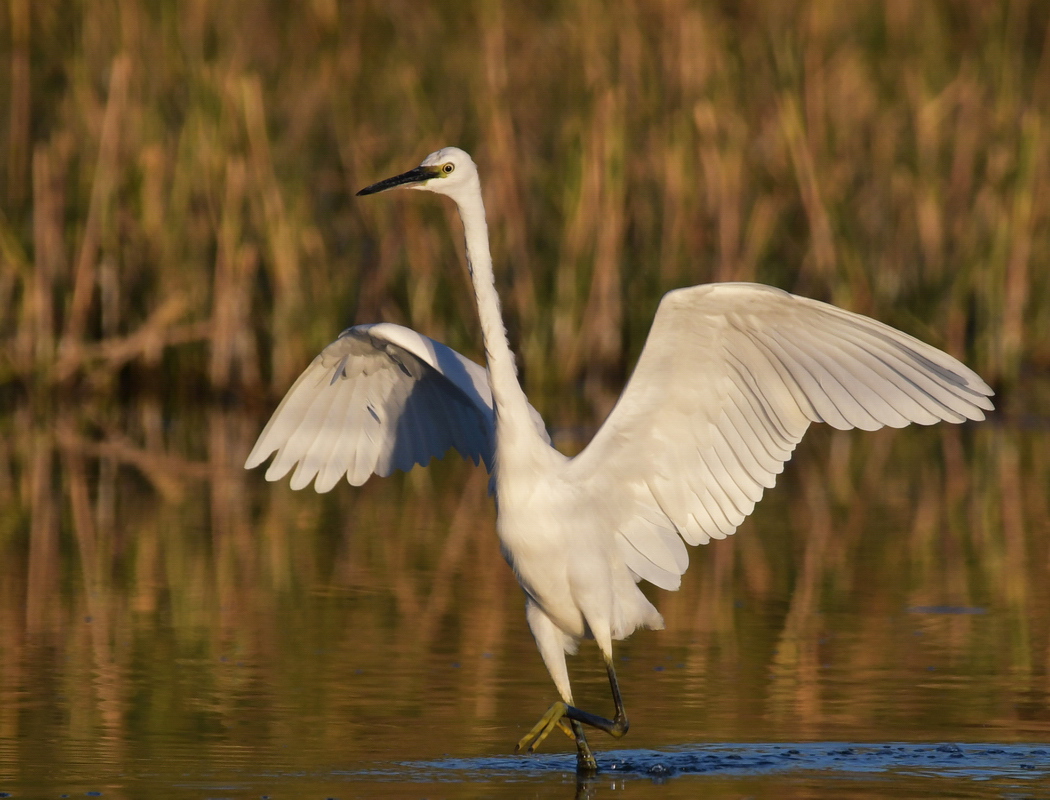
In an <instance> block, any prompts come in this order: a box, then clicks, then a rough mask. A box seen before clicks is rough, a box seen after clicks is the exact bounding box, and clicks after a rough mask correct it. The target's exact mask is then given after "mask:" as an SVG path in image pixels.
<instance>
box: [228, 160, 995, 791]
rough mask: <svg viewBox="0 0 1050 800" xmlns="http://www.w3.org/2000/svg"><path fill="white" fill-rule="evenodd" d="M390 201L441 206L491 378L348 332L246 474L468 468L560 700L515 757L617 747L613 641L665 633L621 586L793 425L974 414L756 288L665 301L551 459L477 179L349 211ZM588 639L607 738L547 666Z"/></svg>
mask: <svg viewBox="0 0 1050 800" xmlns="http://www.w3.org/2000/svg"><path fill="white" fill-rule="evenodd" d="M399 186H403V187H409V188H413V189H423V190H425V191H430V192H437V193H438V194H444V195H448V196H449V197H451V198H452V199H453V200H454V201H455V202H456V205H457V206H458V208H459V213H460V217H461V218H462V222H463V228H464V233H465V236H466V251H467V261H468V266H469V269H470V275H471V279H472V282H473V288H474V294H475V299H476V301H477V306H478V314H479V316H480V320H481V334H482V337H483V339H484V345H485V357H486V360H487V363H488V369H487V370H486V369H485V368H484V367H481V366H480V365H478V364H475V363H474V362H472V361H470V360H469V359H467V358H465V357H463V356H461V355H460V354H458V353H456V352H454V351H453V350H450V349H449V348H447V347H445V346H444V345H441V344H439V343H437V342H435V341H433V340H432V339H429V338H427V337H426V336H422V335H420V334H418V333H416V332H414V331H411V330H408V329H407V328H403V327H400V326H398V325H391V324H377V325H361V326H357V327H353V328H350V329H348V330H346V331H344V332H343V333H342V334H341V335H340V337H339V338H338V339H337V340H336V341H335V342H333V343H332V344H330V345H329V346H328V347H326V348H325V349H324V350H323V351H322V352H321V354H320V355H319V356H318V357H317V358H316V359H315V360H314V361H313V363H312V364H310V366H309V367H307V369H306V371H305V372H304V373H303V374H302V376H300V378H299V379H298V380H297V381H296V382H295V384H294V385H293V386H292V388H291V389H290V390H289V391H288V394H287V395H286V396H285V398H284V400H283V401H282V402H281V404H280V406H279V407H278V409H277V410H276V411H275V412H274V415H273V417H272V418H271V419H270V421H269V423H268V424H267V425H266V428H265V429H264V430H263V432H262V434H261V435H260V436H259V440H258V442H257V443H256V445H255V447H254V449H253V450H252V452H251V454H250V455H249V456H248V460H247V463H246V465H245V466H246V467H249V468H250V467H254V466H257V465H259V464H261V463H262V462H263V461H265V460H266V459H267V458H269V457H270V455H271V454H273V453H274V452H276V454H277V456H276V458H274V460H273V462H272V463H271V464H270V467H269V469H268V470H267V472H266V478H267V479H268V480H277V479H279V478H281V477H283V476H284V475H285V474H286V473H287V472H288V471H289V470H290V469H291V468H292V467H293V466H295V472H294V473H293V474H292V478H291V485H292V488H295V489H300V488H302V487H304V486H306V485H308V484H309V483H310V482H311V481H314V482H315V488H316V489H317V491H319V492H326V491H328V490H329V489H331V488H332V487H333V486H334V485H335V483H336V482H337V481H338V480H339V478H340V477H341V476H343V475H346V476H347V478H348V480H349V482H350V483H351V484H353V485H355V486H356V485H360V484H362V483H364V482H365V480H367V479H368V477H369V476H370V475H372V474H373V473H375V474H378V475H388V474H389V473H390V472H392V471H393V470H394V469H402V470H407V469H409V468H411V467H412V466H413V465H414V464H426V463H428V462H429V461H430V460H431V459H432V458H435V457H440V456H442V455H444V454H445V453H446V452H447V450H448V449H449V448H455V449H456V450H458V451H459V452H460V453H462V454H463V455H464V456H467V457H470V458H472V459H473V460H474V462H475V463H477V461H478V459H482V460H484V462H485V464H486V466H487V467H488V468H489V469H490V471H492V472H493V473H494V481H493V490H494V493H495V496H496V500H497V504H498V521H497V532H498V535H499V540H500V544H501V545H502V549H503V553H504V555H505V557H506V559H507V561H508V563H509V564H510V566H511V567H512V568H513V570H514V573H515V574H516V575H517V578H518V581H519V582H520V583H521V586H522V588H523V589H524V590H525V614H526V618H527V619H528V623H529V627H530V628H531V629H532V633H533V635H534V636H535V638H536V644H537V646H538V648H539V651H540V654H541V656H542V657H543V661H544V663H545V664H546V666H547V669H548V671H549V672H550V675H551V678H552V679H553V680H554V684H555V686H556V688H557V690H558V694H559V695H560V696H561V700H560V701H558V702H555V703H554V704H553V705H552V706H551V707H550V709H549V710H548V711H547V712H546V713H545V714H544V715H543V717H542V718H541V719H540V721H539V722H538V723H537V724H536V726H535V727H534V728H532V730H531V731H529V733H528V734H526V735H525V736H524V737H523V738H522V739H521V741H520V742H519V743H518V749H519V750H521V749H528V750H529V751H532V750H534V749H535V747H536V746H537V745H538V744H539V743H540V742H542V741H543V739H544V738H546V736H547V735H548V734H549V733H550V732H551V731H552V730H553V729H554V728H556V727H557V728H560V729H561V730H563V731H564V732H565V733H567V734H568V735H569V736H570V737H572V738H574V739H575V741H576V746H577V763H578V768H579V770H580V771H581V772H593V771H594V770H595V769H596V763H595V760H594V756H593V754H592V752H591V750H590V748H589V746H588V744H587V740H586V737H585V735H584V730H583V724H586V725H590V726H593V727H595V728H599V729H601V730H603V731H605V732H606V733H609V734H611V735H612V736H614V737H620V736H622V735H623V734H625V733H626V732H627V727H628V722H627V716H626V713H625V712H624V706H623V701H622V699H621V697H620V691H619V687H618V686H617V682H616V673H615V671H614V669H613V660H612V642H613V640H614V639H623V638H625V637H627V636H628V635H629V634H631V632H633V631H634V630H635V629H636V628H662V627H663V619H662V617H661V616H660V613H659V612H658V611H657V610H656V608H654V607H653V605H652V603H650V602H649V600H648V599H647V598H646V597H645V595H644V594H642V592H641V591H640V590H639V588H638V583H639V581H641V580H643V579H644V580H646V581H649V582H650V583H653V584H655V585H656V586H659V587H661V588H664V589H669V590H674V589H677V588H678V586H679V581H680V576H681V575H682V573H683V572H685V569H686V566H687V565H688V563H689V556H688V553H687V551H686V547H685V545H686V544H692V545H696V544H704V543H707V542H708V541H710V540H711V539H722V538H725V537H726V536H728V535H729V534H731V533H733V532H734V531H735V530H736V528H737V526H738V525H740V523H741V522H743V520H744V518H745V517H746V516H747V515H748V514H750V513H751V511H752V510H753V509H754V507H755V503H756V502H758V500H759V499H760V498H761V496H762V492H763V491H764V490H765V489H767V488H770V487H772V486H773V484H774V481H775V479H776V476H777V475H778V474H779V473H780V472H781V471H782V469H783V466H784V463H785V462H786V461H787V460H788V459H789V458H790V457H791V453H792V451H793V450H794V448H795V445H797V444H798V442H799V440H800V439H801V438H802V435H803V434H804V433H805V432H806V429H807V428H808V427H809V424H810V423H811V422H826V423H828V424H830V425H832V426H833V427H835V428H839V429H847V428H862V429H864V430H874V429H876V428H880V427H882V426H884V425H889V426H892V427H903V426H904V425H907V424H908V423H909V422H917V423H920V424H923V425H928V424H932V423H934V422H937V421H940V420H943V421H947V422H963V421H964V420H968V419H970V420H980V419H983V418H984V413H983V411H984V410H988V409H991V408H992V403H991V401H990V400H989V399H988V398H989V397H990V396H991V395H992V394H993V393H992V390H991V389H990V388H989V387H988V385H987V384H985V382H984V381H982V380H981V378H980V377H978V376H977V375H976V374H975V373H974V372H972V371H971V370H970V369H968V368H967V367H966V366H964V365H963V364H961V363H960V362H959V361H957V360H956V359H954V358H952V357H951V356H949V355H947V354H945V353H943V352H941V351H940V350H937V349H935V348H933V347H930V346H929V345H927V344H924V343H922V342H920V341H918V340H917V339H914V338H912V337H911V336H909V335H907V334H905V333H902V332H900V331H898V330H896V329H894V328H891V327H889V326H887V325H883V324H882V323H879V322H876V321H874V320H872V319H869V318H867V317H864V316H861V315H859V314H854V313H851V312H849V311H843V310H842V309H840V308H836V307H835V306H831V305H827V304H825V303H820V302H817V301H815V300H809V299H806V298H803V297H798V296H795V295H792V294H789V293H787V292H785V291H781V290H779V289H775V288H772V287H769V286H763V285H760V284H752V283H722V284H711V285H703V286H693V287H689V288H685V289H677V290H675V291H671V292H669V293H668V294H666V295H665V296H664V298H663V300H662V301H661V303H660V307H659V309H658V311H657V313H656V318H655V320H654V322H653V327H652V330H651V331H650V333H649V338H648V340H647V341H646V343H645V348H644V350H643V351H642V354H641V357H640V358H639V360H638V364H637V366H636V367H635V370H634V374H633V375H632V376H631V379H630V381H629V382H628V384H627V387H626V388H625V389H624V392H623V395H622V396H621V397H620V399H619V402H618V403H617V404H616V406H615V408H614V409H613V411H612V413H611V414H610V415H609V418H608V419H607V420H606V421H605V423H604V424H603V425H602V427H601V429H600V430H599V431H598V432H597V434H596V435H595V437H594V439H593V440H592V441H591V442H590V444H589V445H588V446H587V447H586V448H585V449H584V450H583V451H582V452H581V453H580V454H579V455H577V456H575V457H574V458H568V457H566V456H564V455H563V454H561V453H559V452H558V451H557V450H555V449H554V448H553V447H552V446H551V444H550V440H549V438H548V437H547V434H546V432H545V430H544V427H543V422H542V420H541V419H540V418H539V415H538V414H537V413H536V412H535V410H534V409H533V408H532V407H531V406H530V405H529V403H528V400H527V399H526V397H525V394H524V392H523V391H522V388H521V385H520V384H519V383H518V378H517V372H516V369H515V364H514V355H513V353H512V352H511V349H510V346H509V344H508V342H507V336H506V331H505V329H504V326H503V320H502V317H501V314H500V304H499V298H498V296H497V294H496V288H495V283H494V279H493V270H492V257H491V255H490V253H489V239H488V226H487V224H486V222H485V207H484V204H483V202H482V197H481V184H480V181H479V178H478V171H477V167H476V166H475V164H474V162H473V160H472V159H471V158H470V156H469V155H468V154H467V153H465V152H463V151H462V150H460V149H458V148H455V147H448V148H445V149H443V150H439V151H437V152H436V153H432V154H431V155H429V156H427V158H426V159H425V160H424V161H423V163H422V164H421V165H420V166H418V167H416V168H415V169H413V170H410V171H409V172H406V173H404V174H402V175H398V176H396V177H393V178H390V179H388V180H385V181H381V182H379V183H376V184H374V185H372V186H369V187H368V188H366V189H363V190H362V191H360V192H358V194H374V193H377V192H382V191H386V190H388V189H393V188H395V187H399ZM296 465H298V466H296ZM584 638H593V639H594V640H595V641H596V642H597V644H598V648H599V649H600V650H601V653H602V656H603V658H604V660H605V666H606V670H607V672H608V675H609V684H610V687H611V689H612V697H613V704H614V708H615V711H614V714H613V716H612V718H611V719H606V718H604V717H601V716H598V715H596V714H592V713H588V712H586V711H583V710H581V709H578V708H576V707H575V706H574V705H573V698H572V690H571V689H570V686H569V675H568V671H567V668H566V663H565V654H566V653H574V652H575V651H576V648H577V645H578V643H579V641H580V640H581V639H584ZM581 723H582V724H581Z"/></svg>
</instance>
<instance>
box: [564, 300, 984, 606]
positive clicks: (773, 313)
mask: <svg viewBox="0 0 1050 800" xmlns="http://www.w3.org/2000/svg"><path fill="white" fill-rule="evenodd" d="M991 395H992V390H991V389H990V388H989V387H988V385H987V384H985V383H984V381H982V380H981V379H980V377H978V376H977V374H976V373H974V372H973V371H971V370H970V369H968V368H967V367H966V366H964V365H963V364H961V363H960V362H958V361H957V360H955V359H954V358H952V357H951V356H949V355H948V354H947V353H943V352H941V351H940V350H937V349H936V348H934V347H931V346H930V345H927V344H924V343H923V342H920V341H919V340H917V339H914V338H913V337H911V336H908V335H907V334H905V333H902V332H900V331H898V330H895V329H894V328H891V327H889V326H887V325H883V324H882V323H880V322H876V321H875V320H872V319H869V318H867V317H864V316H861V315H859V314H854V313H852V312H849V311H845V310H843V309H840V308H837V307H835V306H830V305H827V304H825V303H820V302H818V301H816V300H809V299H806V298H801V297H796V296H795V295H791V294H789V293H787V292H783V291H781V290H779V289H774V288H772V287H768V286H761V285H758V284H713V285H707V286H694V287H691V288H688V289H679V290H676V291H674V292H670V293H669V294H667V295H666V296H665V297H664V299H663V301H662V302H661V304H660V308H659V310H658V311H657V314H656V318H655V320H654V321H653V328H652V331H651V332H650V334H649V339H648V341H647V342H646V345H645V349H644V350H643V352H642V355H641V357H640V359H639V361H638V365H637V366H636V368H635V372H634V375H633V376H632V377H631V380H630V382H629V383H628V385H627V387H626V389H625V390H624V393H623V395H622V396H621V398H620V401H619V402H618V403H617V405H616V407H615V408H614V409H613V412H612V413H611V414H610V415H609V418H608V419H607V420H606V422H605V424H604V425H603V426H602V428H601V430H599V431H598V434H597V436H595V438H594V440H593V441H592V442H591V444H590V445H589V446H588V447H587V448H586V449H585V450H584V451H583V452H582V453H580V455H578V456H577V457H576V458H575V459H573V461H572V463H571V465H570V469H572V470H573V471H574V472H575V474H574V475H573V476H572V477H573V480H574V481H575V482H576V483H577V484H578V485H580V486H593V487H595V488H594V490H595V492H599V491H605V492H607V491H609V487H610V486H617V487H628V489H629V490H630V491H632V492H633V493H634V498H633V499H634V505H632V504H631V503H619V504H617V505H616V508H617V509H618V512H617V513H619V514H620V518H619V519H618V520H615V521H614V528H615V530H616V537H615V538H616V541H617V542H618V543H619V547H620V552H621V554H622V555H623V558H624V562H625V563H626V564H627V566H628V567H629V568H630V569H631V571H632V572H633V573H634V574H635V575H637V576H638V577H639V578H643V579H645V580H649V581H651V582H653V583H656V584H657V585H659V586H665V587H669V586H672V585H673V586H677V582H678V579H679V576H680V575H681V572H682V571H684V570H685V567H686V565H687V563H688V561H687V559H674V558H671V557H670V555H669V554H672V555H673V551H669V550H668V549H667V545H666V542H665V539H664V538H663V537H664V535H665V534H666V533H667V532H668V531H677V533H678V534H679V535H680V536H681V538H682V539H683V540H684V541H685V542H687V543H689V544H698V543H704V542H707V541H709V540H710V539H720V538H724V537H725V536H727V535H729V534H731V533H733V532H734V531H735V530H736V528H737V527H738V526H739V525H740V523H741V522H742V521H743V520H744V518H745V517H747V515H748V514H750V513H751V511H752V510H753V509H754V506H755V503H757V502H758V501H759V500H760V499H761V497H762V493H763V491H764V490H765V489H768V488H770V487H772V486H773V485H774V484H775V482H776V476H777V475H778V474H780V472H782V471H783V468H784V463H785V462H786V461H787V460H788V459H789V458H790V457H791V454H792V452H793V451H794V449H795V447H796V445H797V444H798V442H799V441H800V440H801V439H802V436H803V435H804V434H805V432H806V430H807V428H808V427H809V425H810V423H811V422H827V423H828V424H830V425H832V426H834V427H836V428H840V429H848V428H862V429H865V430H874V429H876V428H880V427H883V426H886V425H889V426H893V427H902V426H904V425H907V424H908V423H910V422H917V423H921V424H924V425H928V424H931V423H933V422H937V421H941V420H944V421H948V422H962V421H964V420H967V419H971V420H979V419H983V418H984V411H987V410H989V409H991V408H992V403H991V401H990V400H989V397H990V396H991ZM639 508H640V509H642V510H641V511H639V510H638V509H639ZM676 571H677V574H675V573H676Z"/></svg>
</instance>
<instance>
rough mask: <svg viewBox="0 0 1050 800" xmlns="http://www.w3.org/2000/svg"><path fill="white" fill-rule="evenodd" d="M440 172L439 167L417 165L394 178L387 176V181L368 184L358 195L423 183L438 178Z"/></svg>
mask: <svg viewBox="0 0 1050 800" xmlns="http://www.w3.org/2000/svg"><path fill="white" fill-rule="evenodd" d="M440 174H441V173H440V172H439V171H438V168H437V167H416V168H415V169H410V170H409V171H408V172H404V173H402V174H400V175H395V176H394V177H393V178H387V179H386V180H385V181H380V182H379V183H373V184H372V185H371V186H366V187H365V188H364V189H362V190H361V191H360V192H358V193H357V196H358V197H360V196H361V195H363V194H378V193H379V192H385V191H386V190H387V189H396V188H397V187H398V186H409V185H411V184H413V183H422V182H423V181H428V180H430V179H431V178H436V177H437V176H438V175H440Z"/></svg>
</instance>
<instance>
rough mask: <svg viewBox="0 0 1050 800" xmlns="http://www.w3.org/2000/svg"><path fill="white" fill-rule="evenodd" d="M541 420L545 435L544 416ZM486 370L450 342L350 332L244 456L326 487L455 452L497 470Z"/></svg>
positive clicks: (302, 380) (386, 327)
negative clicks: (451, 451) (272, 456)
mask: <svg viewBox="0 0 1050 800" xmlns="http://www.w3.org/2000/svg"><path fill="white" fill-rule="evenodd" d="M532 414H533V420H534V423H535V424H536V428H537V430H538V431H539V433H540V434H541V435H542V436H543V437H544V439H545V440H546V441H550V439H549V437H548V436H547V432H546V429H545V428H544V426H543V421H542V419H540V416H539V414H537V413H536V411H535V409H532ZM493 431H494V421H493V412H492V396H491V393H490V391H489V385H488V373H487V371H486V370H485V368H484V367H482V366H480V365H479V364H475V363H474V362H473V361H471V360H469V359H467V358H465V357H464V356H462V355H460V354H459V353H457V352H455V351H454V350H451V349H450V348H448V347H445V346H444V345H443V344H440V343H439V342H436V341H434V340H433V339H430V338H428V337H426V336H423V335H421V334H419V333H416V332H415V331H412V330H410V329H408V328H403V327H401V326H400V325H392V324H389V323H380V324H375V325H359V326H356V327H353V328H349V329H347V330H345V331H343V333H342V334H340V336H339V338H338V339H336V340H335V341H334V342H332V344H330V345H328V347H326V348H325V349H324V350H323V351H322V352H321V354H320V355H318V356H317V358H315V359H314V361H313V362H312V363H311V364H310V366H308V367H307V368H306V370H304V371H303V373H302V375H300V376H299V378H298V379H297V380H296V381H295V383H294V384H293V385H292V387H291V388H290V389H289V390H288V393H287V394H286V395H285V397H284V399H283V400H282V401H281V403H280V405H279V406H278V407H277V410H276V411H275V412H274V413H273V416H272V417H271V418H270V421H269V422H268V423H267V424H266V427H265V428H264V429H263V431H262V433H261V434H260V435H259V439H258V441H256V443H255V447H254V448H253V449H252V451H251V453H250V454H249V455H248V458H247V460H246V462H245V466H246V467H247V468H252V467H255V466H258V465H259V464H261V463H263V462H264V461H266V459H267V458H269V457H270V456H271V455H273V454H274V453H276V456H275V457H274V459H273V461H272V462H271V463H270V466H269V467H268V468H267V470H266V479H267V480H270V481H274V480H279V479H280V478H283V477H284V476H285V475H287V474H288V472H289V471H290V470H292V469H293V467H294V471H293V472H292V477H291V482H290V485H291V487H292V488H293V489H302V488H304V487H305V486H308V485H309V484H310V483H311V482H313V484H314V488H315V489H316V490H317V491H319V492H327V491H329V490H330V489H332V487H334V486H335V484H336V483H338V481H339V479H340V478H341V477H343V476H344V475H345V476H346V478H347V480H348V481H349V482H350V483H351V484H354V485H356V486H359V485H361V484H362V483H364V482H365V481H366V480H368V478H369V477H370V476H371V475H373V474H376V475H389V474H390V473H391V472H393V471H394V470H397V469H399V470H409V469H411V468H412V467H413V466H414V465H416V464H427V463H429V462H430V460H431V459H433V458H440V457H441V456H443V455H445V453H446V452H447V451H448V450H449V449H455V450H457V451H458V452H459V453H461V454H462V455H463V456H464V457H466V458H469V459H471V460H472V461H474V463H475V464H477V463H479V462H480V461H484V463H485V465H486V467H488V468H489V469H491V466H492V463H493V447H494V443H493V442H494V433H493Z"/></svg>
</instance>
